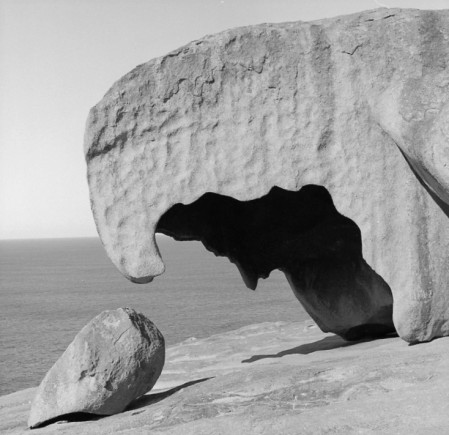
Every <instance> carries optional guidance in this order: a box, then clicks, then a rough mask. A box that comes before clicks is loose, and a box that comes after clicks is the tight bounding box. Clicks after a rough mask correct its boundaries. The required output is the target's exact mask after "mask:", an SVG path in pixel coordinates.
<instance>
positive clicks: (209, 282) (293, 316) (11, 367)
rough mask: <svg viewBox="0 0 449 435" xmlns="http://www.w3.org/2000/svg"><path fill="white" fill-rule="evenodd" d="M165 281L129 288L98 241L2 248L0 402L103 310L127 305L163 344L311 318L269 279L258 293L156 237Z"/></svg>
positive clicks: (233, 271)
mask: <svg viewBox="0 0 449 435" xmlns="http://www.w3.org/2000/svg"><path fill="white" fill-rule="evenodd" d="M158 245H159V248H160V251H161V254H162V258H163V259H164V262H165V265H166V271H165V273H164V274H163V275H162V276H160V277H157V278H155V279H154V280H153V282H151V283H149V284H144V285H139V284H133V283H131V282H129V281H128V280H127V279H126V278H124V277H123V276H122V275H121V274H120V273H119V272H118V271H117V270H116V269H115V267H114V266H113V265H112V263H111V262H110V260H109V259H108V258H107V256H106V254H105V251H104V249H103V247H102V245H101V242H100V241H99V239H97V238H80V239H44V240H7V241H5V240H4V241H0V395H3V394H8V393H11V392H14V391H17V390H20V389H24V388H28V387H34V386H37V385H38V384H39V383H40V381H41V380H42V378H43V376H44V375H45V373H46V372H47V371H48V369H49V368H50V367H51V366H52V365H53V363H54V362H55V361H56V360H57V359H58V357H59V356H60V355H61V353H62V352H63V351H64V350H65V349H66V347H67V346H68V344H69V343H70V342H71V341H72V340H73V338H74V336H75V335H76V334H77V333H78V331H79V330H80V329H81V328H82V327H83V326H84V325H85V324H86V323H87V322H88V321H89V320H91V319H92V318H93V317H95V316H96V315H97V314H99V313H100V312H102V311H104V310H108V309H116V308H119V307H132V308H134V309H136V310H137V311H140V312H142V313H144V314H145V315H146V316H147V317H148V318H150V319H151V320H152V321H153V322H154V323H155V324H156V325H157V327H158V328H159V330H160V331H161V332H162V334H163V335H164V337H165V340H166V344H167V345H172V344H175V343H179V342H181V341H183V340H185V339H187V338H190V337H196V338H203V337H207V336H210V335H213V334H217V333H220V332H225V331H230V330H233V329H237V328H240V327H242V326H245V325H249V324H253V323H261V322H272V321H279V320H281V321H301V320H305V319H308V318H309V316H308V315H307V314H306V313H305V311H304V310H303V309H302V307H301V305H300V304H299V302H298V301H297V300H296V298H295V297H294V295H293V293H292V291H291V290H290V288H289V286H288V284H287V280H286V279H285V277H284V275H283V274H282V273H281V272H279V271H274V272H272V274H271V275H270V277H269V278H268V279H266V280H260V281H259V285H258V288H257V290H256V291H252V290H249V289H247V288H246V287H245V285H244V284H243V281H242V279H241V278H240V275H239V272H238V270H237V268H236V267H235V265H233V264H232V263H230V262H229V260H228V259H227V258H223V257H215V255H214V254H212V253H210V252H208V251H207V250H206V249H205V248H204V247H203V246H202V245H201V244H200V243H198V242H176V241H174V240H172V239H170V238H168V237H158Z"/></svg>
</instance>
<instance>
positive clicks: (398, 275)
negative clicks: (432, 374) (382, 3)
mask: <svg viewBox="0 0 449 435" xmlns="http://www.w3.org/2000/svg"><path fill="white" fill-rule="evenodd" d="M448 40H449V12H448V11H418V10H392V9H389V10H375V11H368V12H364V13H360V14H355V15H350V16H346V17H338V18H335V19H328V20H322V21H316V22H311V23H301V22H298V23H285V24H264V25H259V26H252V27H246V28H240V29H233V30H229V31H226V32H223V33H220V34H217V35H213V36H208V37H206V38H203V39H201V40H198V41H194V42H192V43H190V44H188V45H186V46H185V47H182V48H180V49H179V50H176V51H174V52H172V53H170V54H168V55H167V56H164V57H162V58H158V59H155V60H152V61H150V62H148V63H146V64H143V65H140V66H139V67H137V68H136V69H134V70H133V71H131V72H130V73H129V74H127V75H126V76H124V77H123V78H122V79H120V80H119V81H118V82H117V83H116V84H115V85H114V86H113V87H112V88H111V90H110V91H109V92H108V93H107V94H106V95H105V97H104V98H103V100H102V101H101V102H100V103H98V104H97V106H95V107H94V108H93V109H92V110H91V112H90V115H89V119H88V123H87V130H86V136H85V152H86V160H87V164H88V180H89V188H90V195H91V203H92V210H93V214H94V217H95V221H96V224H97V228H98V231H99V234H100V237H101V239H102V241H103V243H104V246H105V248H106V251H107V253H108V255H109V256H110V258H111V260H112V261H113V262H114V264H115V265H116V266H117V267H118V268H119V269H120V270H121V272H122V273H123V274H124V275H126V276H127V277H128V278H130V279H132V280H133V281H135V282H142V283H143V282H149V281H150V280H151V279H152V278H153V277H154V276H157V275H159V274H161V273H162V272H163V270H164V267H163V263H162V260H161V258H160V255H159V252H158V249H157V246H156V243H155V238H154V234H155V231H156V229H157V226H158V222H159V221H160V220H161V217H163V215H164V213H166V212H167V211H168V210H170V209H171V207H172V206H174V205H176V204H185V205H188V204H192V203H194V202H195V201H197V200H199V198H201V197H202V196H203V195H204V194H206V193H215V194H218V195H222V196H227V197H230V198H234V199H235V200H239V201H252V200H255V199H258V198H262V197H264V195H267V194H268V192H270V190H271V189H272V188H273V187H274V186H278V187H279V188H282V189H285V190H288V191H291V192H298V191H300V189H301V187H303V186H306V185H310V184H313V185H318V186H322V187H324V188H326V189H327V191H328V192H329V193H330V195H331V197H332V199H333V202H334V204H335V207H336V209H337V210H338V212H339V213H341V214H342V215H343V216H346V217H347V218H350V219H351V220H352V221H353V222H355V224H356V226H357V227H358V228H359V229H360V232H361V238H362V243H361V245H360V246H362V247H363V258H364V259H365V260H366V263H365V262H363V264H365V265H366V266H365V267H366V271H367V272H366V276H365V275H364V277H363V279H361V282H358V283H357V286H358V287H362V288H370V292H373V291H374V290H373V289H375V288H378V286H376V285H374V284H373V282H371V281H370V279H371V278H369V277H373V276H376V277H379V279H380V280H381V282H384V283H386V285H387V286H389V287H390V288H391V291H392V293H393V299H394V307H393V319H394V323H395V327H396V329H397V331H398V333H399V334H400V335H401V337H402V338H404V339H405V340H407V341H410V342H416V341H425V340H430V339H432V338H433V337H436V336H441V335H447V334H448V333H449V297H448V282H449V268H448V267H447V264H448V260H449V219H448V215H447V209H448V204H449V199H448V198H449V174H448V169H447V168H448V165H449V147H448V137H449V127H448V123H447V119H449V104H448V102H447V100H448V97H449V88H448V86H449V69H448V68H447V64H448V62H449V44H448V43H447V41H448ZM301 231H302V230H301ZM179 235H180V234H178V236H179ZM361 258H362V256H361V254H360V255H359V259H361ZM360 261H361V260H360ZM260 262H261V263H263V259H262V253H261V254H260ZM303 263H304V262H303V260H300V262H299V264H300V266H298V267H296V268H293V269H294V270H293V269H292V270H293V273H292V272H288V271H286V273H287V275H288V276H289V280H290V282H291V283H292V286H293V287H294V288H295V289H298V288H299V289H301V290H300V291H298V290H296V294H297V296H298V297H299V299H300V300H301V302H302V303H303V304H304V305H305V306H306V307H307V304H308V303H309V302H308V301H310V296H311V295H312V296H313V295H314V294H315V293H313V292H308V291H306V290H305V289H312V288H315V287H314V285H313V284H310V279H309V281H308V282H306V281H307V280H306V279H305V278H304V276H307V277H310V276H311V275H310V274H309V273H308V272H307V273H305V275H304V276H303V275H301V274H304V272H300V271H304V270H306V269H305V268H304V264H303ZM323 264H324V263H320V268H319V269H318V270H319V272H318V273H316V277H317V278H316V280H317V281H316V282H320V283H322V280H323V276H325V275H326V274H329V273H330V274H331V275H332V276H333V273H334V272H332V267H334V266H332V265H327V266H325V267H324V266H322V265H323ZM333 264H334V263H333ZM292 267H293V266H292ZM343 269H344V268H343ZM315 270H317V269H315ZM244 274H245V273H244ZM246 275H247V281H248V282H250V283H251V282H252V281H254V278H252V277H251V273H249V274H246ZM296 275H298V276H300V278H298V279H297V278H296ZM260 276H263V275H260ZM347 279H349V278H345V280H346V281H347ZM326 286H327V284H326V285H322V284H320V285H319V287H320V288H326ZM333 291H334V292H339V293H341V294H350V293H351V292H350V291H349V290H347V289H346V290H345V289H344V288H342V287H341V283H340V284H338V285H336V286H335V290H333ZM382 291H383V290H382ZM382 291H381V293H382ZM306 293H307V295H308V296H307V297H305V296H304V294H306ZM359 293H360V294H364V292H359ZM374 293H376V291H374ZM372 297H374V298H375V297H376V296H370V298H372ZM312 299H313V298H312ZM315 302H316V301H315ZM315 302H314V304H315ZM322 303H323V304H324V303H325V301H324V300H323V301H322ZM353 303H354V304H357V300H355V301H354V302H353ZM307 309H308V310H309V312H311V311H313V309H312V308H311V307H310V306H309V307H308V308H307ZM337 312H338V310H337ZM321 320H322V322H321V324H325V319H321Z"/></svg>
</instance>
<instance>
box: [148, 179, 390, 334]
mask: <svg viewBox="0 0 449 435" xmlns="http://www.w3.org/2000/svg"><path fill="white" fill-rule="evenodd" d="M156 231H157V232H161V233H163V234H166V235H169V236H171V237H173V238H175V239H176V240H198V241H201V242H202V243H203V245H204V246H205V247H206V248H207V249H208V250H210V251H212V252H213V253H215V255H219V256H226V257H228V258H229V259H230V260H231V262H233V263H235V264H236V266H237V267H238V269H239V271H240V274H241V275H242V278H243V280H244V282H245V284H246V286H247V287H248V288H250V289H252V290H255V289H256V286H257V281H258V279H259V278H267V277H268V276H269V274H270V272H271V271H272V270H274V269H279V270H281V271H282V272H284V273H285V275H286V276H287V278H288V281H289V283H290V285H291V287H292V290H293V292H294V294H295V296H296V297H297V298H298V300H299V301H300V302H301V304H302V305H303V306H304V308H305V309H306V311H307V312H308V313H309V314H310V315H311V317H312V318H313V319H314V320H315V321H316V322H317V324H318V325H319V326H320V328H321V329H322V330H323V331H325V332H335V333H337V334H339V335H341V336H342V337H343V338H346V339H358V338H361V337H363V336H367V335H372V336H375V335H382V334H386V333H389V332H393V331H394V326H393V319H392V314H393V311H392V310H393V298H392V295H391V291H390V288H389V287H388V285H387V284H386V283H385V281H384V280H383V279H382V278H381V277H380V276H379V275H378V274H377V273H376V272H374V271H373V270H372V269H371V268H370V267H369V265H368V264H367V263H366V261H365V260H364V259H363V256H362V238H361V234H360V230H359V228H358V227H357V225H356V224H355V223H354V222H353V221H351V220H350V219H348V218H346V217H344V216H342V215H341V214H340V213H338V211H337V209H336V208H335V206H334V204H333V201H332V198H331V196H330V194H329V192H328V191H327V190H326V189H325V188H324V187H322V186H314V185H308V186H304V187H303V188H301V189H300V190H299V191H297V192H290V191H287V190H284V189H281V188H279V187H276V186H275V187H273V188H272V189H271V190H270V192H269V193H268V194H267V195H265V196H263V197H262V198H259V199H254V200H251V201H238V200H236V199H233V198H230V197H227V196H223V195H218V194H215V193H206V194H204V195H203V196H201V197H200V198H199V199H197V200H196V201H195V202H193V203H192V204H189V205H183V204H175V205H174V206H173V207H171V208H170V209H169V210H168V211H167V212H166V213H164V214H163V215H162V217H161V219H160V220H159V222H158V224H157V227H156Z"/></svg>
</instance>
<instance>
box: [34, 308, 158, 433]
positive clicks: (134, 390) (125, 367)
mask: <svg viewBox="0 0 449 435" xmlns="http://www.w3.org/2000/svg"><path fill="white" fill-rule="evenodd" d="M164 360H165V343H164V337H163V336H162V334H161V333H160V332H159V330H158V329H157V328H156V326H155V325H154V324H153V323H152V322H151V321H150V320H149V319H148V318H146V317H145V316H144V315H143V314H139V313H137V312H136V311H134V310H132V309H130V308H119V309H118V310H114V311H104V312H102V313H101V314H99V315H98V316H97V317H95V318H94V319H92V320H91V321H90V322H89V323H88V324H87V325H86V326H85V327H84V328H83V329H82V330H81V331H80V332H79V333H78V335H77V336H76V337H75V339H74V340H73V341H72V343H70V345H69V347H68V348H67V349H66V351H65V352H64V353H63V354H62V355H61V357H60V358H59V359H58V361H56V363H55V365H54V366H53V367H52V368H51V369H50V370H49V371H48V373H47V374H46V376H45V378H44V379H43V381H42V383H41V384H40V385H39V388H38V390H37V392H36V396H35V397H34V400H33V403H32V405H31V412H30V417H29V419H28V426H29V427H36V426H39V425H41V424H43V423H45V422H48V421H49V420H52V419H55V418H56V417H60V416H63V415H66V414H73V413H80V412H82V413H89V414H95V415H112V414H116V413H118V412H121V411H123V410H124V409H125V408H126V407H127V406H128V405H129V404H130V403H131V402H132V401H133V400H134V399H137V398H138V397H140V396H142V395H143V394H145V393H146V392H148V391H150V390H151V388H153V386H154V384H155V383H156V381H157V379H158V378H159V376H160V374H161V372H162V368H163V366H164Z"/></svg>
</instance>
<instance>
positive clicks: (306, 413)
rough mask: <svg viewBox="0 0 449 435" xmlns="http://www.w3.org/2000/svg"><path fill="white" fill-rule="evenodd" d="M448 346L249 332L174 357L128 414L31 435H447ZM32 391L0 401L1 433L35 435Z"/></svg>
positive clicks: (294, 331) (279, 329)
mask: <svg viewBox="0 0 449 435" xmlns="http://www.w3.org/2000/svg"><path fill="white" fill-rule="evenodd" d="M448 344H449V338H441V339H437V340H434V341H432V342H430V343H424V344H420V345H419V346H410V345H408V344H407V343H405V342H404V341H402V340H401V339H400V338H398V337H395V336H390V337H387V338H384V339H381V340H373V341H359V342H345V341H344V340H342V339H341V338H339V337H337V336H335V335H333V334H325V333H323V332H321V331H320V330H319V329H318V328H317V327H316V325H315V324H314V323H313V322H311V321H306V322H298V323H285V322H276V323H262V324H258V325H251V326H246V327H243V328H241V329H238V330H235V331H231V332H228V333H223V334H219V335H214V336H212V337H209V338H206V339H201V340H196V339H194V338H192V339H189V340H186V341H184V342H183V343H180V344H177V345H175V346H171V347H169V348H168V349H167V359H166V365H165V367H164V370H163V373H162V375H161V377H160V378H159V380H158V382H157V384H156V385H155V387H154V388H153V390H152V391H151V392H149V393H148V394H146V395H145V396H143V397H141V398H140V399H138V400H137V401H136V402H134V403H133V404H132V406H130V407H129V408H128V410H127V411H125V412H123V413H121V414H117V415H114V416H110V417H104V418H98V417H94V418H93V419H90V420H84V421H64V420H62V421H60V422H56V423H53V424H51V425H48V426H46V427H43V428H40V429H34V430H33V432H34V433H35V434H36V435H38V434H39V435H40V434H48V433H68V434H95V435H99V434H106V433H115V434H125V433H126V434H130V433H132V434H146V433H149V432H150V431H151V433H152V434H157V433H167V434H182V435H186V434H211V433H214V434H230V433H233V434H251V433H257V434H273V433H282V434H298V433H301V434H328V433H332V434H353V433H354V434H355V433H364V434H378V433H395V434H407V435H410V434H418V433H419V434H421V435H422V434H435V433H446V432H447V431H448V430H449V390H448V389H447V386H448V385H449V371H448V369H447V367H449V346H448ZM35 391H36V389H35V388H30V389H27V390H23V391H19V392H16V393H13V394H9V395H6V396H2V397H0V433H7V434H23V433H30V432H29V431H30V430H29V429H27V419H28V415H29V411H30V405H31V401H32V399H33V395H34V393H35ZM78 420H79V418H78ZM33 432H32V433H33Z"/></svg>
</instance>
